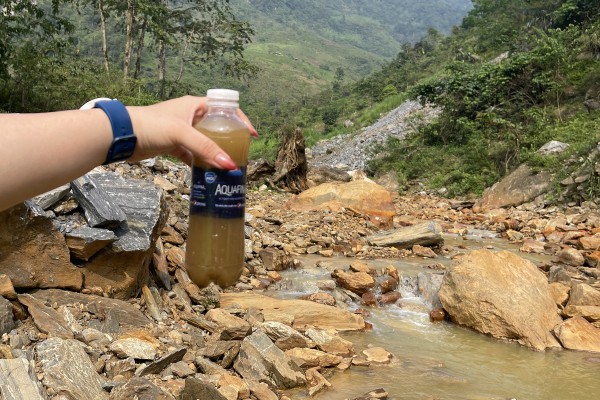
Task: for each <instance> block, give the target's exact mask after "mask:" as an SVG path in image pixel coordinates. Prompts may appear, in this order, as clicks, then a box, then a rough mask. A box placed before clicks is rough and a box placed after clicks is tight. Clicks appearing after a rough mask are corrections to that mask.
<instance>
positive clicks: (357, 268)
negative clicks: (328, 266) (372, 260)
mask: <svg viewBox="0 0 600 400" xmlns="http://www.w3.org/2000/svg"><path fill="white" fill-rule="evenodd" d="M350 271H352V272H364V273H366V274H369V275H376V274H377V271H376V270H375V267H373V266H372V265H369V264H367V263H366V262H363V261H354V262H352V263H350Z"/></svg>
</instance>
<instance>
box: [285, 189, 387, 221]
mask: <svg viewBox="0 0 600 400" xmlns="http://www.w3.org/2000/svg"><path fill="white" fill-rule="evenodd" d="M286 206H287V207H288V208H289V209H291V210H296V211H307V210H323V209H330V210H334V211H337V210H340V209H342V208H351V209H354V210H356V211H358V212H361V213H364V214H367V215H368V216H369V217H370V218H371V221H372V222H373V223H375V224H376V225H381V226H390V225H391V222H392V219H393V217H394V214H395V213H396V211H395V207H394V203H393V202H392V196H391V194H390V192H388V191H387V190H386V189H385V188H384V187H383V186H379V185H378V184H376V183H373V182H369V181H366V180H358V181H352V182H348V183H342V184H340V183H324V184H322V185H319V186H316V187H313V188H310V189H308V190H306V191H304V192H302V193H300V194H299V195H297V196H295V197H294V198H293V199H292V200H290V201H289V202H288V203H287V205H286Z"/></svg>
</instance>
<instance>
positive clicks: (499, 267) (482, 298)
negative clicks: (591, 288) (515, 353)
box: [439, 250, 561, 350]
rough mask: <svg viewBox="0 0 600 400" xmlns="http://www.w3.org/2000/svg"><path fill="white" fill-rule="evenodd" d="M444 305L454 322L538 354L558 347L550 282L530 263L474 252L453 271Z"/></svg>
mask: <svg viewBox="0 0 600 400" xmlns="http://www.w3.org/2000/svg"><path fill="white" fill-rule="evenodd" d="M439 296H440V300H441V303H442V305H443V307H444V309H445V310H446V311H447V312H448V314H449V316H450V318H451V319H452V321H453V322H455V323H457V324H459V325H463V326H466V327H469V328H472V329H475V330H476V331H479V332H482V333H485V334H488V335H491V336H493V337H496V338H502V339H509V340H517V341H518V342H519V343H521V344H523V345H526V346H529V347H532V348H534V349H538V350H544V349H546V348H548V347H557V346H558V345H559V344H558V343H557V341H556V339H555V338H554V337H553V335H552V330H553V329H554V327H555V326H556V325H557V324H559V323H560V322H561V319H560V317H559V315H558V310H557V308H556V305H555V303H554V299H553V298H552V296H551V295H550V292H549V289H548V281H547V279H546V277H545V276H544V275H543V273H541V272H540V271H539V270H538V269H537V267H536V266H535V265H534V264H533V263H531V262H530V261H527V260H524V259H522V258H520V257H519V256H517V255H515V254H513V253H510V252H507V251H502V252H498V253H493V252H491V251H488V250H475V251H472V252H471V253H470V254H468V255H465V256H463V257H460V258H458V259H457V260H456V261H455V263H454V264H453V265H452V266H451V267H449V269H448V270H447V272H446V275H445V277H444V281H443V283H442V287H441V289H440V293H439Z"/></svg>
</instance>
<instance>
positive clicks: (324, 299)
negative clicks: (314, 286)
mask: <svg viewBox="0 0 600 400" xmlns="http://www.w3.org/2000/svg"><path fill="white" fill-rule="evenodd" d="M301 299H302V300H308V301H314V302H315V303H319V304H324V305H326V306H335V304H336V300H335V297H333V296H332V295H330V294H329V293H323V292H319V293H311V294H307V295H304V296H302V297H301Z"/></svg>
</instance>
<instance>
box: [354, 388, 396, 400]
mask: <svg viewBox="0 0 600 400" xmlns="http://www.w3.org/2000/svg"><path fill="white" fill-rule="evenodd" d="M388 396H389V394H388V392H386V391H385V390H384V389H375V390H371V391H370V392H368V393H365V394H364V395H362V396H360V397H355V398H353V399H352V400H379V399H381V400H386V399H387V398H388Z"/></svg>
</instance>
